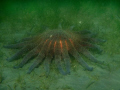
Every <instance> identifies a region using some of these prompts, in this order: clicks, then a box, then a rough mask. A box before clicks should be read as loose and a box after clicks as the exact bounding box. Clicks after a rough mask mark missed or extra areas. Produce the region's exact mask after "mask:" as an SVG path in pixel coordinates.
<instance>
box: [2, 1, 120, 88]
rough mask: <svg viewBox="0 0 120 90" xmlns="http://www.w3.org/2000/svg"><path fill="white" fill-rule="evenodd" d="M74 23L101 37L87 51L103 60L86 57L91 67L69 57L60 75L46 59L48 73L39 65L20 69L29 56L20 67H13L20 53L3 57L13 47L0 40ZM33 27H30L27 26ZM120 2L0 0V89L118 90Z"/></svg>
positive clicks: (21, 36) (119, 73) (9, 40)
mask: <svg viewBox="0 0 120 90" xmlns="http://www.w3.org/2000/svg"><path fill="white" fill-rule="evenodd" d="M59 23H61V24H62V27H63V29H66V28H69V27H70V26H73V25H74V26H75V29H77V30H84V29H85V30H86V29H87V30H91V31H93V32H97V33H99V34H98V37H100V38H103V39H105V40H106V42H105V43H104V44H103V45H101V48H102V49H103V52H102V54H96V53H93V55H94V56H95V57H96V58H97V59H98V60H102V61H105V63H104V64H103V65H99V64H95V63H92V62H89V60H86V62H88V64H89V65H90V66H92V67H93V68H94V70H93V71H92V72H89V71H84V69H83V67H82V66H81V65H79V64H78V63H77V61H76V60H73V61H72V64H71V74H70V75H67V76H63V75H61V74H60V73H59V72H58V70H57V69H56V67H55V65H54V64H53V63H52V64H51V72H50V75H49V77H47V78H46V77H45V71H44V67H43V65H41V66H40V67H39V68H36V69H35V70H34V71H33V72H32V73H31V74H30V75H28V74H26V71H27V69H28V67H29V66H30V65H31V64H32V61H31V62H30V63H28V64H26V65H25V66H24V67H23V68H21V69H13V68H12V66H14V65H17V64H18V63H19V62H20V61H21V59H19V60H17V61H14V62H7V61H6V58H7V57H10V56H11V55H13V54H14V53H15V52H16V50H8V49H5V48H3V45H6V44H10V43H15V42H17V41H19V40H21V39H22V38H24V37H28V36H33V35H36V34H38V33H41V32H43V31H44V29H45V28H46V27H48V28H49V29H55V28H58V25H59ZM32 27H33V28H32ZM119 36H120V4H119V2H118V1H95V0H94V1H87V0H86V1H73V0H69V1H56V0H49V1H38V0H37V1H6V2H5V1H4V2H1V3H0V48H1V50H0V90H33V89H34V90H78V89H79V90H80V89H81V90H96V89H97V90H120V86H119V85H120V37H119ZM33 61H34V60H33Z"/></svg>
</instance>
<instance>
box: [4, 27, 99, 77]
mask: <svg viewBox="0 0 120 90" xmlns="http://www.w3.org/2000/svg"><path fill="white" fill-rule="evenodd" d="M98 41H99V40H98V39H96V38H95V37H94V35H93V33H91V32H90V31H88V30H82V31H68V30H61V29H60V30H59V29H58V30H46V31H45V32H44V33H42V34H40V35H38V36H35V37H32V38H26V39H24V40H23V41H22V42H20V43H17V44H12V45H7V46H4V47H6V48H12V49H20V50H19V51H18V52H17V53H15V54H14V55H13V56H12V57H10V58H8V59H7V60H8V61H13V60H16V59H18V58H20V56H21V55H23V54H24V53H27V54H26V55H25V56H24V58H23V60H22V61H21V63H20V64H19V65H18V66H15V67H14V68H21V67H23V66H24V65H25V64H26V63H27V62H28V61H29V60H30V59H31V58H32V57H36V60H35V62H34V63H33V64H32V65H31V67H30V68H29V70H28V73H31V71H32V70H33V69H34V68H35V67H37V66H39V64H40V63H42V61H44V63H45V70H46V72H47V74H48V73H49V64H50V63H51V60H55V63H56V66H57V68H58V70H59V71H60V73H61V74H63V75H66V74H69V73H70V60H71V59H70V55H72V56H73V57H74V58H75V59H76V60H77V61H78V62H79V63H80V64H81V65H82V66H83V67H84V68H85V69H87V70H89V71H92V70H93V68H92V67H90V66H89V65H88V64H87V63H86V62H85V61H84V60H83V58H82V57H81V54H83V55H84V56H86V57H87V58H89V59H90V60H91V61H93V62H98V60H96V58H94V56H93V55H92V54H91V53H90V52H89V50H88V49H89V48H91V47H93V48H97V49H99V48H98V46H97V45H95V44H93V43H96V42H98ZM62 61H63V62H64V63H65V66H66V69H65V70H64V69H63V68H62V65H61V64H62V63H61V62H62Z"/></svg>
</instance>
